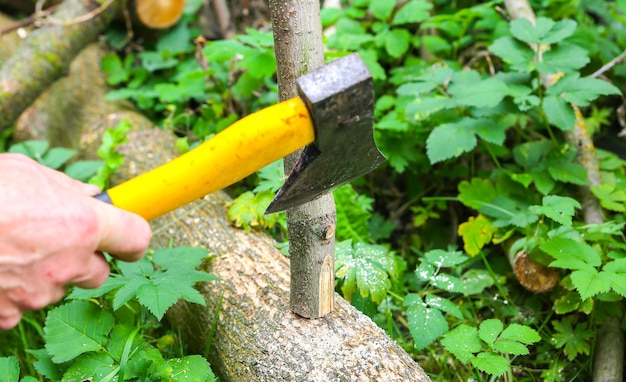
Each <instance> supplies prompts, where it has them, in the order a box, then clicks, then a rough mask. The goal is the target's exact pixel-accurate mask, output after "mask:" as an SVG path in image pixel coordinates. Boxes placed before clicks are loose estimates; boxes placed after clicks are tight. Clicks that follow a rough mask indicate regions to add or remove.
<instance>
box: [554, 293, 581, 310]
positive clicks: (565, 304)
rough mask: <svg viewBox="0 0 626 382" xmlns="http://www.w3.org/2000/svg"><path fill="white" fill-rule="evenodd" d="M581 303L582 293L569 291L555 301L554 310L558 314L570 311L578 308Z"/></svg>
mask: <svg viewBox="0 0 626 382" xmlns="http://www.w3.org/2000/svg"><path fill="white" fill-rule="evenodd" d="M581 303H582V300H581V299H580V294H578V293H577V292H575V291H568V292H567V293H565V294H564V295H563V296H561V297H559V298H558V299H556V300H555V301H554V311H555V312H556V313H557V314H566V313H570V312H573V311H575V310H576V309H578V307H579V306H580V304H581Z"/></svg>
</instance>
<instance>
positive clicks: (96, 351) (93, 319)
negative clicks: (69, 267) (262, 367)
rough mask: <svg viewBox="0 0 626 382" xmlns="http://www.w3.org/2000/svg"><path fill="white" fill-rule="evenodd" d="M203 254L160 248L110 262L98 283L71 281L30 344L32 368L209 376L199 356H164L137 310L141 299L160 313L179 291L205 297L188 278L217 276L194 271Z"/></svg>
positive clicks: (74, 376) (105, 375) (140, 376)
mask: <svg viewBox="0 0 626 382" xmlns="http://www.w3.org/2000/svg"><path fill="white" fill-rule="evenodd" d="M206 257H207V251H205V250H202V249H199V248H186V247H177V248H165V249H160V250H157V251H156V252H155V253H154V255H153V256H152V261H150V260H148V259H146V258H145V257H144V259H142V260H140V261H139V262H137V263H124V262H117V267H118V268H119V269H120V271H121V273H120V274H114V275H112V277H110V278H109V279H108V280H107V281H106V282H105V284H104V285H102V286H101V287H99V288H97V289H94V290H86V289H80V288H75V289H74V291H73V292H72V293H71V294H70V296H69V299H71V300H72V301H70V302H68V303H65V304H63V305H61V306H58V307H56V308H54V309H52V310H50V311H49V312H48V314H47V316H46V320H45V326H44V328H43V339H44V341H45V348H43V349H39V350H29V353H30V354H31V355H32V356H34V357H35V358H36V360H37V361H36V362H35V363H34V366H35V369H36V370H37V371H38V373H40V375H42V376H43V377H45V378H48V379H50V380H62V381H75V380H85V379H88V378H93V379H94V380H99V381H105V380H120V381H123V380H141V381H148V380H171V381H177V380H182V379H181V376H184V377H183V379H188V378H191V379H193V380H197V381H215V380H216V377H215V376H214V374H213V372H212V371H211V368H210V366H209V364H208V362H207V361H206V360H205V359H204V358H202V357H201V356H197V355H189V356H183V357H180V358H170V359H166V358H164V356H163V354H162V353H161V351H160V350H159V348H157V347H155V346H154V345H153V344H152V343H151V342H152V341H151V339H150V337H149V335H148V333H147V332H146V330H147V328H146V327H144V326H143V325H142V324H141V322H138V321H137V318H138V316H137V313H136V310H137V309H138V308H140V307H141V306H143V307H144V308H146V309H148V310H149V311H150V312H151V313H153V314H154V317H155V318H156V319H158V320H160V319H161V318H162V317H163V314H164V313H165V311H166V310H167V309H168V308H169V307H170V306H171V305H172V304H174V303H175V302H176V301H177V300H178V299H179V298H183V299H185V300H187V301H191V302H195V303H199V304H204V299H203V298H202V296H201V295H200V293H199V292H198V291H197V290H195V289H194V288H193V285H194V284H196V283H197V282H199V281H211V280H216V277H215V276H213V275H210V274H207V273H205V272H202V271H198V270H196V267H197V266H198V265H200V263H201V262H202V261H203V260H204V259H205V258H206ZM96 298H100V299H99V300H96ZM131 299H132V300H136V301H137V303H138V304H139V305H137V303H135V302H133V301H132V300H131ZM109 301H111V305H110V308H109ZM139 310H140V309H139ZM3 362H8V363H10V364H11V365H12V366H11V367H13V368H14V367H15V364H16V361H13V360H11V358H8V361H7V360H6V359H4V361H3ZM18 369H19V365H18Z"/></svg>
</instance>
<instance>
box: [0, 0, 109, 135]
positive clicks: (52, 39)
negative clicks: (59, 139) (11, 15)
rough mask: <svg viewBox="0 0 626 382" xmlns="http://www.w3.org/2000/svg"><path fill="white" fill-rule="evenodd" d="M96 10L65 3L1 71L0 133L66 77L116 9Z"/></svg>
mask: <svg viewBox="0 0 626 382" xmlns="http://www.w3.org/2000/svg"><path fill="white" fill-rule="evenodd" d="M99 7H100V4H99V3H98V1H96V0H66V1H65V2H64V3H63V4H62V5H61V7H59V10H58V11H57V12H56V13H55V14H54V16H52V19H50V20H48V25H46V26H44V27H41V28H39V29H36V30H35V31H33V32H32V33H31V34H30V35H29V36H28V37H27V38H26V40H24V42H23V43H22V45H21V46H20V48H19V49H18V50H17V52H16V54H14V55H13V56H12V57H11V58H10V59H9V60H8V61H6V62H5V63H4V65H3V66H2V69H1V70H0V90H1V92H0V133H1V132H2V131H4V130H5V129H6V128H8V127H10V126H11V125H12V124H13V123H14V122H15V121H16V120H17V118H18V117H19V116H20V114H21V113H22V112H23V111H24V110H25V109H26V108H27V107H28V106H30V105H31V104H32V103H33V102H34V101H35V99H36V98H37V97H38V96H39V95H40V94H41V93H42V92H43V91H44V90H45V89H46V88H47V87H48V86H49V85H50V84H52V83H53V82H54V81H56V80H57V79H59V78H60V77H62V76H63V75H65V74H66V73H67V72H68V70H69V66H70V63H71V62H72V60H73V59H74V57H75V56H76V55H77V54H78V52H80V51H81V50H82V49H83V48H84V47H85V46H87V45H88V44H89V43H91V42H92V41H94V40H95V38H96V36H97V35H98V34H99V33H100V32H101V31H102V30H103V29H104V27H105V26H106V25H108V23H109V22H110V21H111V19H112V17H113V15H114V13H115V12H114V8H115V7H113V6H109V7H107V8H106V9H104V11H102V12H100V9H99ZM52 20H53V21H52Z"/></svg>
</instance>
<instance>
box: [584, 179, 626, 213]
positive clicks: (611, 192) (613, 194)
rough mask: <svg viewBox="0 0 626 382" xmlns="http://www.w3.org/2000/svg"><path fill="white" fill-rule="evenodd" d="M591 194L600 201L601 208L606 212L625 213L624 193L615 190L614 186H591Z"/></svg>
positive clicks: (625, 197)
mask: <svg viewBox="0 0 626 382" xmlns="http://www.w3.org/2000/svg"><path fill="white" fill-rule="evenodd" d="M591 192H592V193H593V194H594V195H595V196H596V198H598V199H599V200H600V204H601V205H602V207H604V208H606V209H607V210H611V211H616V212H625V211H626V206H625V205H624V203H625V202H626V191H624V190H621V189H615V186H614V185H611V184H607V183H604V184H601V185H600V186H592V187H591Z"/></svg>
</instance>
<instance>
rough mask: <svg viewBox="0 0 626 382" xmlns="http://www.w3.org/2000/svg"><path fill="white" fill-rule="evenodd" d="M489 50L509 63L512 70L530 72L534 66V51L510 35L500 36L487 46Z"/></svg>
mask: <svg viewBox="0 0 626 382" xmlns="http://www.w3.org/2000/svg"><path fill="white" fill-rule="evenodd" d="M489 51H490V52H491V53H493V54H495V55H496V56H498V57H500V58H501V59H502V60H503V61H504V62H506V63H507V64H509V65H510V66H511V69H512V70H515V71H518V72H522V73H530V72H531V71H532V70H533V69H534V67H535V64H534V58H535V52H533V50H532V49H531V48H530V47H529V46H528V45H526V44H524V43H521V42H519V41H517V40H515V39H513V38H511V37H508V36H507V37H500V38H499V39H497V40H496V41H494V42H493V43H492V44H491V45H490V46H489Z"/></svg>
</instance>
